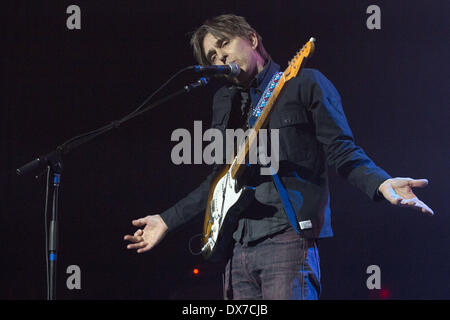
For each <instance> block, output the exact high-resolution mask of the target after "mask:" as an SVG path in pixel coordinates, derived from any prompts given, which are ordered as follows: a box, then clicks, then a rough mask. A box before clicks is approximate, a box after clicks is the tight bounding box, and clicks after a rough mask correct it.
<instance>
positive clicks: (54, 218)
mask: <svg viewBox="0 0 450 320" xmlns="http://www.w3.org/2000/svg"><path fill="white" fill-rule="evenodd" d="M208 82H209V79H207V78H204V77H202V78H200V80H198V81H196V82H193V83H190V84H187V85H185V86H184V87H183V88H182V89H180V90H178V91H176V92H174V93H172V94H170V95H168V96H167V97H164V98H162V99H160V100H158V101H156V102H155V103H153V104H151V105H149V106H147V107H146V108H144V109H142V110H139V111H135V112H132V113H131V114H129V115H128V116H125V117H124V118H122V119H120V120H117V121H113V122H111V123H110V124H109V125H106V126H104V127H102V128H100V129H97V130H94V131H92V132H89V133H86V134H83V135H81V136H78V137H77V138H74V139H70V140H69V141H68V142H66V143H64V144H62V145H60V146H58V147H57V148H56V149H55V150H53V151H51V152H49V153H47V154H46V155H44V156H40V157H38V158H37V159H35V160H32V161H30V162H28V163H26V164H25V165H23V166H22V167H20V168H19V169H17V170H16V173H17V174H18V175H25V174H27V173H30V172H32V171H35V170H38V169H42V168H43V167H46V169H48V170H50V172H51V174H52V176H53V201H52V215H51V220H50V224H49V235H48V248H47V251H48V252H47V253H48V256H47V259H48V260H47V262H48V267H47V281H48V282H47V286H48V288H47V300H55V293H56V262H57V252H58V236H59V233H60V232H59V230H58V199H59V188H60V185H61V175H62V171H63V170H62V169H63V161H62V156H63V155H65V154H67V153H69V151H71V150H72V149H74V148H76V147H78V146H80V145H82V144H84V143H86V142H88V141H90V140H92V139H94V138H95V137H97V136H99V135H102V134H104V133H106V132H108V131H110V130H111V129H114V128H118V127H119V126H120V125H121V124H122V123H124V122H126V121H128V120H131V119H132V118H134V117H137V116H138V115H140V114H142V113H144V112H146V111H148V110H150V109H153V108H155V107H157V106H159V105H160V104H163V103H164V102H167V101H169V100H171V99H173V98H175V97H177V96H179V95H181V94H183V93H189V92H191V91H192V90H194V89H196V88H200V87H204V86H206V85H207V84H208ZM46 169H44V171H43V172H41V173H40V174H39V175H37V176H36V179H37V178H39V177H40V176H41V175H42V174H43V173H44V172H45V170H46ZM47 184H48V181H47ZM47 187H48V185H47ZM46 196H47V195H46ZM46 200H47V199H46ZM46 209H47V208H46ZM45 223H47V221H46V222H45ZM46 236H47V235H46ZM46 241H47V239H46ZM46 243H47V242H46Z"/></svg>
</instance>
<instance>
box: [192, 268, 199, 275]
mask: <svg viewBox="0 0 450 320" xmlns="http://www.w3.org/2000/svg"><path fill="white" fill-rule="evenodd" d="M199 272H200V271H199V270H198V269H197V268H194V270H192V273H193V274H199Z"/></svg>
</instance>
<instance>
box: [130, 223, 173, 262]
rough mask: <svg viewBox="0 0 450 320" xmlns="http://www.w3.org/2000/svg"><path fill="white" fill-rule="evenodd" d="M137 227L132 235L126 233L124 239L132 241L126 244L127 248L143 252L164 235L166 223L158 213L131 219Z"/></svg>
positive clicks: (154, 244)
mask: <svg viewBox="0 0 450 320" xmlns="http://www.w3.org/2000/svg"><path fill="white" fill-rule="evenodd" d="M132 224H133V225H134V226H136V227H144V228H143V229H138V230H136V232H135V233H134V235H128V234H127V235H126V236H124V237H123V239H124V240H127V241H131V242H133V243H132V244H129V245H127V249H137V253H143V252H146V251H148V250H150V249H152V248H153V247H154V246H156V245H157V244H158V243H159V242H160V241H161V240H162V239H163V238H164V236H165V235H166V233H167V229H168V228H167V225H166V223H165V222H164V220H163V219H162V218H161V216H160V215H150V216H146V217H144V218H140V219H136V220H133V221H132Z"/></svg>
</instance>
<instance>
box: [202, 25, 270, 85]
mask: <svg viewBox="0 0 450 320" xmlns="http://www.w3.org/2000/svg"><path fill="white" fill-rule="evenodd" d="M257 41H258V40H257V37H256V35H253V36H251V39H250V40H248V39H245V38H241V37H228V38H227V39H222V40H221V39H217V38H216V37H214V36H213V35H212V34H210V33H207V34H206V36H205V37H204V39H203V50H204V54H205V56H206V58H207V59H208V61H209V62H210V63H211V64H215V65H225V64H229V63H232V62H234V63H237V64H238V65H239V67H240V69H241V72H240V74H239V76H238V77H237V79H236V78H231V79H229V80H230V81H232V82H235V83H239V84H246V83H247V82H248V81H249V80H250V79H252V78H253V77H254V76H255V75H256V74H257V73H258V68H257V61H258V59H261V57H260V55H259V53H258V52H257V51H256V47H257V44H258V42H257Z"/></svg>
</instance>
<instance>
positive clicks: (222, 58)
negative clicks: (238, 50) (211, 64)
mask: <svg viewBox="0 0 450 320" xmlns="http://www.w3.org/2000/svg"><path fill="white" fill-rule="evenodd" d="M227 58H228V55H227V54H226V53H224V54H222V55H220V56H219V61H220V62H222V64H226V63H227Z"/></svg>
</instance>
